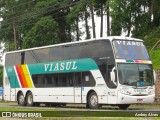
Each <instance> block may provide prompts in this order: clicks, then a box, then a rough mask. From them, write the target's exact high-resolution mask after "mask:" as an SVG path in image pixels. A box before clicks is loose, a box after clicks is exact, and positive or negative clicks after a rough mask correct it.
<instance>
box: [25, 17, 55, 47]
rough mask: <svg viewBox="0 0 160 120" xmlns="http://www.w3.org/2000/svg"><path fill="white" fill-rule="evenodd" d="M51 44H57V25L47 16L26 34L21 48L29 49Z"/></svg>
mask: <svg viewBox="0 0 160 120" xmlns="http://www.w3.org/2000/svg"><path fill="white" fill-rule="evenodd" d="M46 41H48V42H46ZM53 43H58V24H57V22H55V21H54V20H53V18H52V17H51V16H48V17H43V18H41V19H40V20H39V21H38V22H37V23H36V24H35V26H34V27H33V28H32V29H31V30H30V31H29V32H28V33H27V35H26V37H25V38H24V42H23V46H24V47H25V48H29V47H39V46H43V45H49V44H53Z"/></svg>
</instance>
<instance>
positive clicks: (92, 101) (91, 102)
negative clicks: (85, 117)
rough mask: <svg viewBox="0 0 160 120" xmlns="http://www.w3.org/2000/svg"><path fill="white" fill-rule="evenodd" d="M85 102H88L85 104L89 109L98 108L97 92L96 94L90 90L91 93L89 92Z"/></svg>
mask: <svg viewBox="0 0 160 120" xmlns="http://www.w3.org/2000/svg"><path fill="white" fill-rule="evenodd" d="M87 104H88V105H87V106H88V107H89V108H90V109H98V107H99V104H98V97H97V94H96V93H95V92H91V93H90V94H89V97H88V102H87Z"/></svg>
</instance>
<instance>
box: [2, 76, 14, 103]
mask: <svg viewBox="0 0 160 120" xmlns="http://www.w3.org/2000/svg"><path fill="white" fill-rule="evenodd" d="M15 88H16V79H15V77H14V76H9V79H8V78H5V85H4V99H5V100H9V101H15V100H16V89H15Z"/></svg>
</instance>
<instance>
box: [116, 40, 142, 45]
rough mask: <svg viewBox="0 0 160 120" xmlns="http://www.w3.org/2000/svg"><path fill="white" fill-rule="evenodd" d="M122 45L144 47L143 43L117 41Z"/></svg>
mask: <svg viewBox="0 0 160 120" xmlns="http://www.w3.org/2000/svg"><path fill="white" fill-rule="evenodd" d="M117 43H118V44H119V45H120V44H121V45H129V46H131V45H132V46H144V44H143V42H133V41H117Z"/></svg>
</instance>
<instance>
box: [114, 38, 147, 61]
mask: <svg viewBox="0 0 160 120" xmlns="http://www.w3.org/2000/svg"><path fill="white" fill-rule="evenodd" d="M113 46H114V50H115V56H116V58H118V59H133V60H149V56H148V53H147V50H146V48H145V46H144V44H143V42H141V41H129V40H128V41H126V40H114V41H113Z"/></svg>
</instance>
